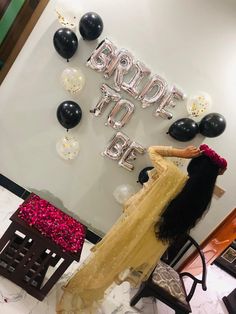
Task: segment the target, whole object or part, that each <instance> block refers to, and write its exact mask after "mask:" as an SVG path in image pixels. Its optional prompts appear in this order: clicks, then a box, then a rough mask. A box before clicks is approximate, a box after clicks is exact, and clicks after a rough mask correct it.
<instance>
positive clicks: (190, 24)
mask: <svg viewBox="0 0 236 314" xmlns="http://www.w3.org/2000/svg"><path fill="white" fill-rule="evenodd" d="M54 5H55V1H50V3H49V5H48V6H47V8H46V10H45V11H44V13H43V15H42V16H41V18H40V20H39V22H38V23H37V25H36V27H35V29H34V30H33V32H32V33H31V36H30V37H29V39H28V41H27V43H26V44H25V46H24V48H23V49H22V51H21V53H20V55H19V56H18V58H17V60H16V62H15V63H14V65H13V66H12V68H11V70H10V72H9V74H8V76H7V77H6V79H5V80H4V82H3V84H2V86H1V92H0V112H1V113H0V143H1V155H0V169H1V172H2V173H3V174H4V175H6V176H7V177H9V178H10V179H12V180H14V181H15V182H17V183H18V184H20V185H22V186H24V187H26V188H28V189H30V190H33V191H37V192H39V193H41V194H42V195H44V196H45V197H46V198H48V199H49V200H51V201H55V200H53V199H54V197H57V198H59V199H60V200H61V201H62V202H63V203H64V206H65V207H66V208H68V209H69V210H71V211H73V212H74V213H75V214H76V215H78V216H79V217H80V219H82V220H83V221H86V223H87V224H89V225H91V226H92V228H94V229H97V230H99V231H101V232H106V231H107V230H108V229H109V227H110V226H111V225H112V224H113V223H114V221H115V220H116V219H117V218H118V216H119V215H120V213H121V208H120V206H119V205H118V204H116V202H115V200H114V199H113V196H112V192H113V190H114V189H115V187H116V186H117V185H119V184H121V183H130V184H132V185H134V186H135V188H136V189H137V190H138V188H139V186H138V184H137V183H136V180H137V174H138V172H139V171H140V169H142V168H143V167H144V166H146V165H149V164H150V163H149V161H148V157H147V156H145V157H139V158H138V159H137V161H136V164H135V165H136V168H135V171H133V172H132V173H129V172H128V171H126V170H123V169H121V168H119V167H118V166H117V164H116V163H115V162H114V161H111V160H108V159H103V158H102V157H101V156H100V152H101V151H103V149H104V147H105V146H106V144H107V143H108V140H109V139H110V138H111V136H112V135H113V134H114V132H113V130H112V129H111V128H108V127H105V126H104V122H105V117H106V115H104V116H102V117H101V118H94V117H92V116H91V115H90V114H89V109H90V108H92V107H93V106H94V105H95V104H96V102H97V101H98V99H99V97H100V90H99V86H100V85H101V83H102V82H104V78H103V77H102V74H99V73H96V72H94V71H93V70H91V69H89V68H86V66H85V62H86V60H87V58H88V56H89V55H90V54H91V52H92V51H93V49H94V48H95V47H96V45H97V43H96V42H85V41H83V40H80V42H79V49H78V52H77V53H76V55H75V56H74V58H73V59H72V60H71V62H70V66H79V67H81V68H82V70H83V71H84V73H85V75H86V79H87V84H86V88H85V89H84V91H83V93H82V94H81V95H79V96H76V97H71V96H70V95H68V94H67V93H66V92H65V91H64V90H63V88H62V87H61V85H60V81H59V77H60V74H61V72H62V70H63V69H64V68H65V67H66V66H67V64H66V62H65V61H64V60H63V59H62V58H60V57H59V56H58V55H57V53H56V52H55V50H54V47H53V44H52V37H53V34H54V32H55V31H56V30H57V28H59V27H60V26H59V24H58V22H57V21H56V16H55V13H54ZM77 5H78V6H79V7H81V11H82V12H86V11H95V12H98V13H99V14H100V15H101V16H102V18H103V21H104V25H105V28H104V32H103V34H102V36H101V38H100V39H103V38H104V37H108V38H109V39H111V40H112V41H113V42H114V43H115V44H116V45H117V46H118V47H124V48H127V49H129V50H130V51H131V52H132V53H133V54H134V55H135V56H136V58H138V59H139V60H141V61H143V62H144V63H146V65H147V66H149V68H150V69H151V70H152V72H153V73H156V74H161V75H163V76H164V77H165V78H166V79H167V80H168V82H169V83H170V84H171V83H177V84H178V85H179V86H181V87H182V88H183V90H184V91H185V93H186V94H187V95H190V94H193V93H195V92H196V91H199V90H203V91H206V92H208V93H209V94H210V95H211V96H212V98H213V105H214V107H213V111H215V112H220V113H222V114H223V115H224V116H225V118H226V119H227V129H226V131H225V133H224V134H223V135H222V136H220V137H218V138H214V139H206V140H205V142H206V143H209V144H210V145H211V146H213V147H214V148H215V149H216V150H217V151H219V153H221V154H222V155H224V156H225V157H226V158H227V159H228V161H229V167H228V171H227V172H226V174H225V175H224V176H223V177H220V178H219V180H218V184H219V185H220V186H221V187H223V188H224V189H226V193H225V195H224V196H223V197H222V198H221V199H219V200H214V201H213V204H212V208H211V210H210V212H209V213H208V214H207V216H206V217H205V219H204V220H203V221H202V222H201V223H200V225H199V226H198V227H197V228H196V229H195V230H194V232H193V233H194V235H195V237H196V238H197V239H198V240H202V239H203V238H205V237H206V235H207V234H208V233H209V232H210V231H211V230H212V229H213V228H214V227H215V226H216V225H217V224H218V223H219V222H220V221H221V220H222V219H223V218H224V217H225V216H226V215H227V214H228V213H229V212H230V211H231V210H232V209H233V208H234V206H235V196H234V189H235V173H236V163H235V158H236V157H235V156H236V148H235V139H234V136H235V131H236V106H235V104H236V94H235V86H236V2H235V1H233V0H224V1H222V0H191V1H189V0H145V1H136V0H129V1H127V0H119V1H109V0H99V1H96V0H80V1H78V4H77ZM77 33H78V32H77ZM78 36H79V34H78ZM124 95H125V96H126V97H127V98H128V96H127V94H124ZM66 99H74V100H75V101H77V102H78V103H79V104H80V105H81V107H82V109H83V119H82V122H81V123H80V125H79V126H78V127H76V128H75V129H73V131H72V132H73V134H75V135H77V136H78V138H79V140H80V145H81V152H80V154H79V157H78V159H76V160H74V161H72V162H66V161H63V160H61V159H60V157H59V156H58V155H57V153H56V150H55V143H56V141H57V140H58V138H60V137H61V136H62V135H63V134H64V130H63V128H62V127H61V126H60V125H59V124H58V122H57V119H56V109H57V106H58V105H59V104H60V103H61V102H62V101H64V100H66ZM133 102H134V103H135V104H136V105H137V106H136V112H135V115H134V117H133V118H132V119H131V121H130V123H129V124H128V125H127V126H126V127H125V128H124V129H123V131H124V132H125V133H127V134H128V135H129V136H130V137H131V138H132V139H135V140H137V141H138V142H140V143H141V144H144V145H145V146H148V145H151V144H167V145H173V146H174V145H176V146H183V143H179V142H176V141H174V140H172V139H171V138H170V137H169V136H168V135H166V131H167V129H168V127H169V125H170V124H171V123H172V122H173V121H171V122H170V121H166V120H163V119H161V118H158V119H155V118H154V117H152V109H146V110H143V109H141V108H140V105H139V103H137V102H135V101H133ZM173 112H174V119H173V120H176V119H177V118H179V117H185V116H187V111H186V109H185V104H184V103H179V104H178V106H177V107H176V108H175V109H174V111H173ZM203 140H204V139H203V137H201V136H198V137H197V138H196V140H195V141H193V144H197V145H198V144H199V143H200V142H202V141H203Z"/></svg>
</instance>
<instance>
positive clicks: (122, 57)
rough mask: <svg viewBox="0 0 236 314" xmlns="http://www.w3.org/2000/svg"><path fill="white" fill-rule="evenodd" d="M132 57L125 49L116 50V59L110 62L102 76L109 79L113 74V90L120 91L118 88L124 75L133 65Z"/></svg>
mask: <svg viewBox="0 0 236 314" xmlns="http://www.w3.org/2000/svg"><path fill="white" fill-rule="evenodd" d="M133 62H134V61H133V56H132V55H131V53H130V52H129V51H127V50H125V49H120V50H117V53H116V58H114V59H113V60H112V62H111V63H110V64H109V66H108V67H107V69H106V70H105V74H104V76H105V77H106V78H108V77H110V76H111V75H112V74H113V73H114V72H115V75H114V84H115V89H116V90H117V91H120V87H121V85H122V83H123V80H124V75H125V74H126V73H128V71H129V70H130V68H131V67H132V65H133Z"/></svg>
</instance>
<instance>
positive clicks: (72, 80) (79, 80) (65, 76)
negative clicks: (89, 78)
mask: <svg viewBox="0 0 236 314" xmlns="http://www.w3.org/2000/svg"><path fill="white" fill-rule="evenodd" d="M61 82H62V85H63V87H64V88H65V90H66V91H68V92H69V93H71V94H77V93H79V92H80V91H81V90H82V89H83V88H84V85H85V77H84V74H83V72H82V71H81V70H80V69H79V68H66V69H65V70H64V71H63V72H62V74H61Z"/></svg>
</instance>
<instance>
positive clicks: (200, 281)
mask: <svg viewBox="0 0 236 314" xmlns="http://www.w3.org/2000/svg"><path fill="white" fill-rule="evenodd" d="M187 242H188V243H187V244H186V246H185V247H184V249H183V250H182V252H180V254H178V256H177V258H176V260H175V261H174V263H173V264H174V265H176V263H177V262H178V261H179V260H180V259H181V258H182V256H183V255H184V254H185V253H186V252H187V250H188V249H189V248H190V247H191V246H194V247H195V249H196V250H197V252H198V254H199V256H200V258H201V261H202V277H201V279H198V278H196V277H195V276H193V275H192V274H190V273H188V272H182V273H180V274H179V275H180V277H181V278H183V277H185V276H187V277H190V278H191V279H192V280H193V284H192V287H191V289H190V291H189V293H188V295H187V298H186V299H187V301H188V302H189V301H190V300H191V298H192V296H193V294H194V292H195V289H196V286H197V284H201V286H202V289H203V290H204V291H205V290H207V287H206V276H207V267H206V260H205V256H204V254H203V252H202V250H201V248H200V246H199V244H198V243H197V242H196V241H195V240H194V239H193V238H192V237H191V236H190V235H188V241H187ZM179 255H180V256H179ZM174 265H172V267H173V266H174Z"/></svg>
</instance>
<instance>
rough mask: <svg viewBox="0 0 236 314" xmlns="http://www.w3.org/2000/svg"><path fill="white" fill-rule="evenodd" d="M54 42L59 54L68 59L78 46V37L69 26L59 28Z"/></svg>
mask: <svg viewBox="0 0 236 314" xmlns="http://www.w3.org/2000/svg"><path fill="white" fill-rule="evenodd" d="M53 44H54V47H55V49H56V51H57V52H58V53H59V55H60V56H61V57H63V58H65V59H67V61H68V60H69V59H70V58H71V57H72V56H73V55H74V54H75V52H76V50H77V48H78V38H77V36H76V35H75V33H74V32H73V31H72V30H71V29H69V28H59V29H58V30H57V31H56V33H55V34H54V37H53Z"/></svg>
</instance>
